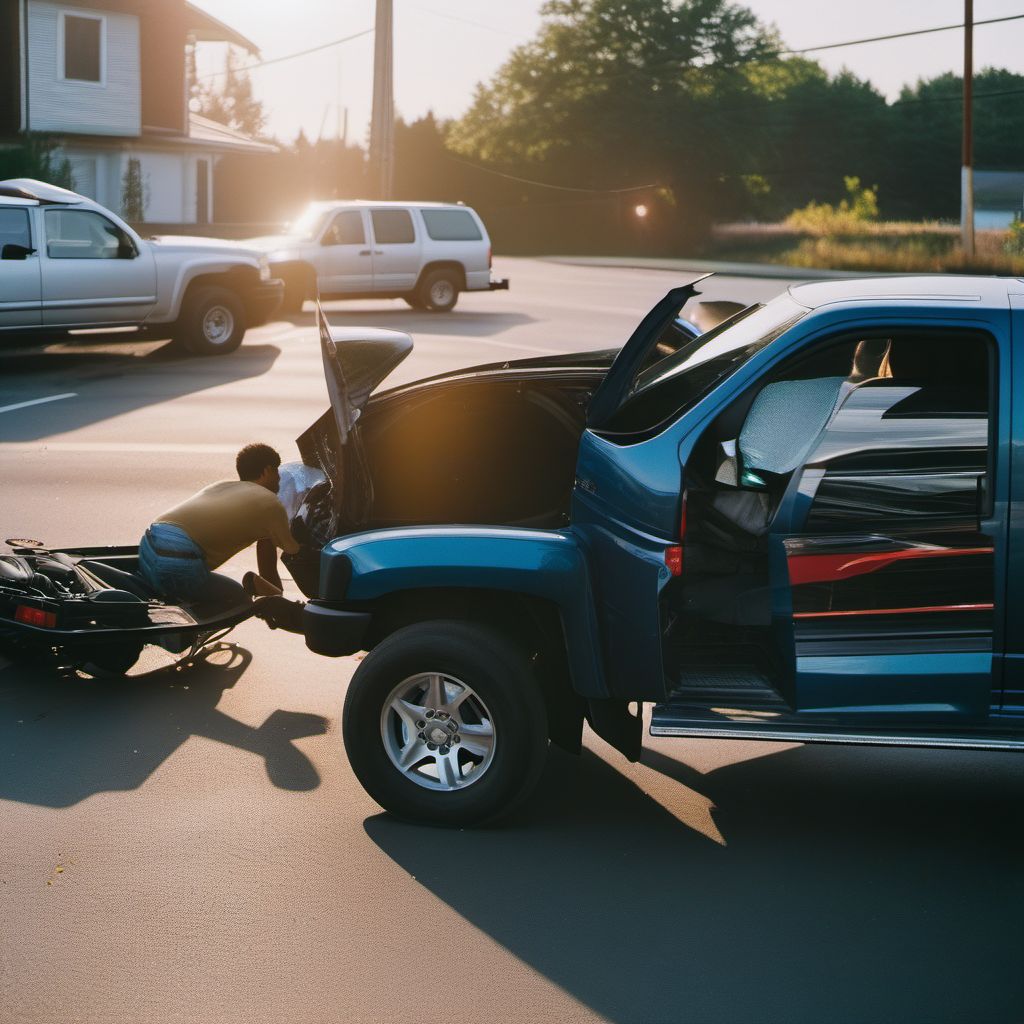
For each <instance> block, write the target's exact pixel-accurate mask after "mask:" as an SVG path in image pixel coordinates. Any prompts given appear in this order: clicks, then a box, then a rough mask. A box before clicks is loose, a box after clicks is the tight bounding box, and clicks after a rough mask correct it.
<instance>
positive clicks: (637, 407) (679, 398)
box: [606, 294, 807, 434]
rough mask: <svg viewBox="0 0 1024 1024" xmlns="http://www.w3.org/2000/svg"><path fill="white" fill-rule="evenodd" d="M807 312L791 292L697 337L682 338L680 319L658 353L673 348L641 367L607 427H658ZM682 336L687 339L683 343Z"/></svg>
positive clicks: (621, 430) (617, 429)
mask: <svg viewBox="0 0 1024 1024" xmlns="http://www.w3.org/2000/svg"><path fill="white" fill-rule="evenodd" d="M806 313H807V309H806V308H805V307H804V306H801V305H799V303H796V302H794V301H793V299H791V298H790V297H789V295H788V294H785V295H780V296H779V297H778V298H776V299H773V300H772V301H771V302H769V303H768V304H767V305H760V304H759V305H753V306H748V307H747V308H746V309H743V310H740V311H739V312H738V313H736V314H734V315H733V316H731V317H729V318H728V319H727V320H724V321H722V323H720V324H719V325H718V326H717V327H715V328H713V329H712V330H710V331H707V332H706V333H705V334H701V335H699V336H698V337H696V338H693V339H685V340H682V339H680V337H679V331H678V329H677V328H676V327H675V323H674V322H673V324H670V325H669V327H668V328H667V329H666V330H667V331H669V332H673V333H674V337H673V339H670V342H669V343H663V342H665V339H659V342H658V346H657V348H656V350H655V355H658V354H661V353H664V352H666V351H668V352H670V354H669V355H665V356H664V357H663V358H660V359H656V360H655V361H654V362H650V361H649V362H647V363H646V364H645V365H644V366H643V367H641V369H640V370H639V371H638V373H637V375H636V377H635V379H634V381H633V384H632V386H631V387H630V389H629V392H628V393H627V395H626V398H625V400H624V401H623V403H622V405H621V406H620V407H619V409H618V410H617V411H616V413H615V414H614V415H613V417H612V419H611V422H610V423H608V425H607V427H606V430H607V431H608V432H609V433H613V434H620V433H624V434H631V433H638V432H643V431H650V430H654V429H655V428H657V427H659V426H660V425H662V424H663V423H665V422H666V421H667V420H668V419H670V418H674V417H675V416H677V415H679V414H680V413H682V412H684V411H685V410H686V409H688V408H690V407H691V406H692V405H694V404H695V403H696V402H697V401H698V400H699V399H701V398H703V397H704V395H706V394H707V393H708V392H709V391H710V390H711V389H712V388H713V387H715V386H716V385H717V384H720V383H721V382H722V381H723V380H725V379H726V378H727V377H730V376H732V374H733V373H735V372H736V371H737V370H738V369H739V368H740V367H741V366H742V365H743V364H744V363H745V362H746V361H747V360H748V359H750V358H751V356H753V355H754V354H755V353H757V352H759V351H761V349H763V348H764V347H765V346H766V345H768V344H770V343H771V342H773V341H774V340H775V339H776V338H778V337H779V336H780V335H782V334H783V333H785V332H786V331H788V330H789V328H790V327H792V326H793V325H794V324H795V323H796V322H797V321H798V320H800V319H801V318H802V317H803V316H804V315H805V314H806ZM680 341H681V343H680Z"/></svg>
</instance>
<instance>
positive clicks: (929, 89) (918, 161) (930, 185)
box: [882, 68, 1024, 220]
mask: <svg viewBox="0 0 1024 1024" xmlns="http://www.w3.org/2000/svg"><path fill="white" fill-rule="evenodd" d="M974 95H975V100H974V162H975V165H976V166H978V167H981V168H985V169H987V170H1017V171H1019V170H1021V169H1024V103H1022V102H1021V101H1022V99H1024V75H1019V74H1016V73H1015V72H1012V71H1007V70H1005V69H1003V68H985V69H984V70H982V71H981V72H979V73H978V74H977V75H975V77H974ZM962 97H963V78H962V77H961V76H960V75H955V74H952V73H946V74H944V75H938V76H937V77H935V78H932V79H928V80H919V81H918V82H917V84H916V85H914V86H907V87H906V88H904V89H903V91H902V92H901V94H900V97H899V102H898V103H896V104H894V106H893V114H894V118H893V121H894V124H893V131H892V134H891V137H890V140H889V144H890V145H891V147H892V152H893V162H894V165H895V166H896V167H897V168H898V171H899V173H897V174H895V175H894V176H893V178H892V180H889V181H886V180H884V179H883V180H882V185H883V195H884V196H886V197H889V196H890V195H891V197H892V201H893V203H894V205H895V207H896V212H898V213H899V214H900V215H901V216H906V217H943V218H948V219H951V220H956V219H957V218H958V217H959V214H960V163H961V157H962V154H961V133H962V125H963V107H962ZM886 208H887V209H888V208H889V203H888V199H887V202H886Z"/></svg>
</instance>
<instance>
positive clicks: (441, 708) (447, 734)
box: [380, 672, 495, 792]
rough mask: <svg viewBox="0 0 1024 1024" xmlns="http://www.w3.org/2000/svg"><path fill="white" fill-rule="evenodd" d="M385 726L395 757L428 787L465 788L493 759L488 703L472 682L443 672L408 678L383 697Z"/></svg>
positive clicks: (408, 774) (382, 725)
mask: <svg viewBox="0 0 1024 1024" xmlns="http://www.w3.org/2000/svg"><path fill="white" fill-rule="evenodd" d="M380 732H381V738H382V739H383V740H384V749H385V751H386V752H387V755H388V758H389V759H390V760H391V763H392V764H393V765H394V766H395V768H397V769H398V770H399V771H400V772H401V773H402V774H403V775H404V776H405V777H406V778H408V779H409V780H410V781H412V782H415V783H416V785H418V786H423V787H424V789H433V790H439V791H442V792H452V791H454V790H458V789H466V788H467V787H468V786H472V785H473V784H474V783H475V782H477V781H478V780H479V779H480V778H482V777H483V775H484V773H485V772H486V771H487V769H488V768H489V767H490V766H491V762H492V761H493V760H494V747H495V735H494V722H493V719H492V718H491V713H490V711H489V710H488V708H487V706H486V705H485V704H484V702H483V701H482V700H481V699H480V697H479V696H478V695H477V693H476V692H475V691H474V690H473V689H472V688H471V687H469V686H467V685H466V684H465V683H463V682H461V681H460V680H458V679H456V678H455V677H454V676H450V675H446V674H444V673H441V672H421V673H418V674H417V675H414V676H409V677H408V678H407V679H403V680H402V682H400V683H399V684H398V685H397V686H396V687H395V688H394V689H393V690H392V691H391V693H390V695H389V696H388V698H387V700H385V702H384V705H383V708H382V710H381V715H380Z"/></svg>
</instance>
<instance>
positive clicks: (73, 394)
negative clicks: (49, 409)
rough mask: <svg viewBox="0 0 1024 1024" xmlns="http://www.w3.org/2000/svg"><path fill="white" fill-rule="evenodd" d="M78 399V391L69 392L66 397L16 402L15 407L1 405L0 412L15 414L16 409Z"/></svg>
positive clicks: (54, 396)
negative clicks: (65, 399) (66, 399)
mask: <svg viewBox="0 0 1024 1024" xmlns="http://www.w3.org/2000/svg"><path fill="white" fill-rule="evenodd" d="M77 397H78V392H77V391H69V392H68V393H67V394H66V395H48V396H47V397H46V398H33V399H31V401H28V402H15V403H14V405H0V412H14V410H15V409H27V408H28V407H29V406H30V405H44V404H45V403H46V402H59V401H60V400H61V399H62V398H77Z"/></svg>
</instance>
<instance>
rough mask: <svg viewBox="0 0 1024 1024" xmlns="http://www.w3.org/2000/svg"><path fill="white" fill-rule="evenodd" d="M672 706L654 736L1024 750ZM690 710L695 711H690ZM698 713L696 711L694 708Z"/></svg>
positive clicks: (659, 713) (1001, 739)
mask: <svg viewBox="0 0 1024 1024" xmlns="http://www.w3.org/2000/svg"><path fill="white" fill-rule="evenodd" d="M680 710H681V709H677V708H673V707H672V706H671V705H665V704H659V705H656V706H655V708H654V711H653V714H652V715H651V729H650V733H651V735H652V736H678V737H683V736H689V737H707V738H711V739H719V740H771V741H773V742H775V743H844V744H849V745H851V746H878V747H945V748H958V749H961V750H1022V751H1024V736H1022V737H1015V736H1007V735H1005V734H988V735H986V734H984V733H980V732H979V733H977V734H975V735H973V736H970V735H964V734H963V733H957V734H952V733H950V734H946V733H943V732H942V731H941V730H933V731H931V732H903V733H898V732H885V733H883V732H870V731H866V730H862V729H860V730H858V729H841V728H829V729H822V728H821V727H815V726H814V725H812V724H811V723H810V722H808V723H807V725H806V726H796V727H795V726H794V725H793V723H792V721H789V722H786V723H785V724H784V725H778V726H774V727H773V726H771V725H767V724H766V723H764V722H749V723H747V722H736V721H729V720H728V719H722V720H719V721H717V722H710V721H704V722H699V721H694V720H693V719H692V718H691V719H687V718H685V717H683V716H682V715H680V713H679V712H680ZM687 710H688V711H689V710H691V709H687ZM694 710H696V709H694Z"/></svg>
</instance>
